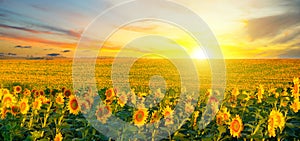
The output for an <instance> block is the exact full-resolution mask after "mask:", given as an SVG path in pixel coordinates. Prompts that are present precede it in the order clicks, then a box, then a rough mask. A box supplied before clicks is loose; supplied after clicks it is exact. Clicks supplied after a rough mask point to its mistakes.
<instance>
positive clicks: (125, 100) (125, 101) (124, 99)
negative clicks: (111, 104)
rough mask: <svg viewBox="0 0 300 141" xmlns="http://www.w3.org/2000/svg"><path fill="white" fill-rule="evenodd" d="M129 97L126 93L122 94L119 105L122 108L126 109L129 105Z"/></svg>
mask: <svg viewBox="0 0 300 141" xmlns="http://www.w3.org/2000/svg"><path fill="white" fill-rule="evenodd" d="M127 100H128V98H127V95H126V94H125V93H122V94H121V95H120V96H119V98H118V104H119V105H120V106H121V107H124V106H125V104H126V103H127Z"/></svg>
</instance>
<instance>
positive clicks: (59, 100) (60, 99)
mask: <svg viewBox="0 0 300 141" xmlns="http://www.w3.org/2000/svg"><path fill="white" fill-rule="evenodd" d="M55 102H56V103H57V104H59V105H62V104H64V102H65V100H64V96H63V94H62V93H59V94H58V95H57V96H56V98H55Z"/></svg>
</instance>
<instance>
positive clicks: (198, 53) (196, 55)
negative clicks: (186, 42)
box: [191, 47, 207, 59]
mask: <svg viewBox="0 0 300 141" xmlns="http://www.w3.org/2000/svg"><path fill="white" fill-rule="evenodd" d="M191 57H192V58H193V59H206V58H207V56H206V55H205V53H204V51H203V50H202V49H201V48H199V47H197V48H195V49H194V50H193V51H192V52H191Z"/></svg>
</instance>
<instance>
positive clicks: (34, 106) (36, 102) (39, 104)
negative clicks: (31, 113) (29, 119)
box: [32, 98, 42, 110]
mask: <svg viewBox="0 0 300 141" xmlns="http://www.w3.org/2000/svg"><path fill="white" fill-rule="evenodd" d="M41 107H42V101H41V100H40V99H39V98H35V99H34V101H33V102H32V109H33V110H40V109H41Z"/></svg>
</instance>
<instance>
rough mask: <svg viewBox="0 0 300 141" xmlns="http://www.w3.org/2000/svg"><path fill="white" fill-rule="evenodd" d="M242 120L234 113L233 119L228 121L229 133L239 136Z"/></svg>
mask: <svg viewBox="0 0 300 141" xmlns="http://www.w3.org/2000/svg"><path fill="white" fill-rule="evenodd" d="M243 128H244V127H243V122H242V120H241V118H240V116H239V115H236V116H235V118H234V119H232V121H231V123H230V134H231V135H232V136H233V137H237V138H239V137H240V136H241V132H242V130H243Z"/></svg>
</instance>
